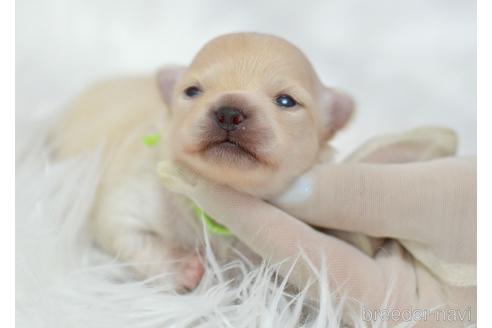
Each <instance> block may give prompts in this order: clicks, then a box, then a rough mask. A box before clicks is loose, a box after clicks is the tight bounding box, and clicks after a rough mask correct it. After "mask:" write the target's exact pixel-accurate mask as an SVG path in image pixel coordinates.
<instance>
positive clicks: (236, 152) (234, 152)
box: [203, 136, 262, 162]
mask: <svg viewBox="0 0 492 328" xmlns="http://www.w3.org/2000/svg"><path fill="white" fill-rule="evenodd" d="M203 153H204V154H205V155H206V156H207V157H213V158H215V159H219V160H226V161H237V162H238V161H248V162H262V160H261V158H260V157H259V156H258V154H257V153H256V152H254V151H253V150H252V149H251V148H249V147H247V146H245V145H243V144H241V143H240V142H238V141H236V140H234V139H232V138H231V137H230V136H227V137H226V138H225V139H223V140H220V141H213V142H210V143H208V144H207V145H206V146H205V147H204V149H203Z"/></svg>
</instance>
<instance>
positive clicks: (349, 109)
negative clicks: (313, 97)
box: [320, 87, 355, 140]
mask: <svg viewBox="0 0 492 328" xmlns="http://www.w3.org/2000/svg"><path fill="white" fill-rule="evenodd" d="M321 93H322V94H321V99H320V100H321V111H322V113H321V114H322V116H323V117H322V119H323V123H324V127H323V134H322V138H323V139H324V140H328V139H330V138H331V137H333V136H334V135H335V133H336V132H337V131H338V130H340V129H342V128H343V127H345V125H347V123H348V122H349V121H350V118H351V117H352V115H353V113H354V111H355V103H354V100H353V99H352V97H351V96H349V95H348V94H346V93H344V92H342V91H340V90H338V89H334V88H328V87H323V90H322V92H321Z"/></svg>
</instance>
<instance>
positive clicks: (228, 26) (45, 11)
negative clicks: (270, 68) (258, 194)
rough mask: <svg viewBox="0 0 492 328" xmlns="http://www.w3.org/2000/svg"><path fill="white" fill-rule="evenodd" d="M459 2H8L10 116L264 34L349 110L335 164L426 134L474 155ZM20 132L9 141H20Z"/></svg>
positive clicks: (472, 97) (470, 80)
mask: <svg viewBox="0 0 492 328" xmlns="http://www.w3.org/2000/svg"><path fill="white" fill-rule="evenodd" d="M475 10H476V8H475V4H474V2H473V1H470V0H442V1H436V0H434V1H429V0H412V1H394V0H383V1H355V0H339V1H322V0H319V1H318V0H317V1H258V0H252V1H247V2H246V1H241V2H239V1H228V0H223V1H219V0H217V1H177V0H174V1H156V0H145V1H122V0H120V1H111V0H97V1H95V0H70V1H69V0H44V1H40V0H19V1H17V15H16V18H17V21H16V29H17V45H16V49H17V54H16V58H17V62H16V75H17V81H16V89H17V93H16V102H17V115H18V117H19V115H22V116H23V117H25V116H28V117H34V116H36V115H39V114H40V113H46V112H49V111H52V110H54V109H59V108H61V107H62V106H63V104H65V103H66V102H67V101H68V100H69V99H70V97H73V96H74V95H76V94H77V93H78V92H80V90H81V89H82V88H83V87H84V86H86V85H88V84H90V83H91V82H93V81H94V80H97V79H100V78H106V77H111V76H114V75H121V74H125V73H142V72H143V73H151V72H152V71H154V70H155V69H156V68H157V67H158V66H160V65H163V64H169V63H183V64H186V63H188V62H189V61H190V60H191V58H192V56H193V55H194V54H195V53H196V51H197V50H198V49H199V48H200V47H201V46H202V45H203V44H204V43H205V42H207V41H208V40H209V39H211V38H213V37H215V36H217V35H220V34H223V33H228V32H234V31H259V32H267V33H273V34H276V35H279V36H282V37H285V38H286V39H288V40H290V41H291V42H293V43H294V44H296V45H297V46H299V47H300V48H301V49H302V50H303V51H304V52H305V53H306V54H307V55H308V57H309V58H310V59H311V61H312V62H313V64H314V66H315V68H316V69H317V71H318V73H319V75H320V76H321V78H322V80H323V81H324V82H325V83H326V84H330V85H335V86H339V87H341V88H343V89H345V90H346V91H348V92H349V93H351V94H352V95H353V96H354V98H355V99H356V101H357V103H358V112H357V115H356V116H355V119H354V120H353V122H352V124H351V125H350V126H349V127H348V128H347V129H346V130H345V132H344V133H341V134H340V135H339V137H338V138H337V139H336V140H335V142H334V145H335V146H336V148H338V149H339V150H340V152H341V153H346V152H348V150H349V149H351V148H353V147H354V146H355V145H356V144H358V143H360V142H362V141H363V140H365V139H367V138H368V137H369V136H372V135H374V134H377V133H383V132H384V133H386V132H397V131H401V130H404V129H409V128H412V127H415V126H418V125H424V124H438V125H444V126H449V127H452V128H453V129H455V130H456V131H458V133H459V136H460V153H461V154H475V153H476V26H475V24H476V18H475ZM20 132H22V131H18V132H17V133H20Z"/></svg>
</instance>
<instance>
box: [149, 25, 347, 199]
mask: <svg viewBox="0 0 492 328" xmlns="http://www.w3.org/2000/svg"><path fill="white" fill-rule="evenodd" d="M158 80H159V85H160V88H161V91H162V95H163V97H164V99H165V101H166V102H167V104H168V107H169V108H170V111H171V120H170V126H169V128H168V131H169V133H170V135H169V138H170V140H169V143H170V149H169V151H170V155H171V157H172V158H173V159H174V160H176V161H178V162H179V163H181V164H184V165H186V166H187V167H189V168H191V169H192V170H195V171H197V172H198V173H199V174H200V175H202V176H204V177H206V178H208V179H211V180H213V181H216V182H219V183H221V184H226V185H229V186H231V187H233V188H235V189H237V190H241V191H244V192H247V193H250V194H254V195H257V196H271V195H274V194H275V193H277V192H279V191H281V190H282V188H283V187H285V186H286V184H288V183H289V182H291V181H292V179H293V178H295V177H296V176H298V175H299V174H301V173H302V172H304V171H305V170H307V169H308V168H309V167H311V166H312V165H313V164H314V163H315V162H316V160H317V158H318V156H319V154H320V152H321V151H322V149H323V148H324V147H325V145H326V142H327V140H328V139H329V138H331V137H332V136H333V135H334V134H335V132H336V131H337V130H338V129H340V128H342V127H343V126H344V125H345V124H346V123H347V121H348V120H349V118H350V116H351V113H352V111H353V103H352V101H351V99H350V98H349V97H348V96H346V95H344V94H342V93H340V92H337V91H335V90H333V89H331V88H327V87H324V86H323V85H322V84H321V83H320V81H319V79H318V77H317V75H316V73H315V72H314V70H313V68H312V66H311V64H310V63H309V61H308V60H307V59H306V57H305V56H304V55H303V54H302V53H301V51H299V50H298V49H297V48H296V47H295V46H293V45H292V44H290V43H288V42H286V41H285V40H282V39H280V38H277V37H273V36H268V35H263V34H254V33H240V34H231V35H226V36H222V37H219V38H217V39H214V40H212V41H211V42H209V43H208V44H207V45H205V47H204V48H203V49H202V50H201V51H200V52H199V53H198V54H197V55H196V57H195V58H194V60H193V62H192V63H191V65H190V66H189V67H187V68H185V69H182V70H180V69H172V68H171V69H164V70H162V71H161V72H160V74H159V76H158Z"/></svg>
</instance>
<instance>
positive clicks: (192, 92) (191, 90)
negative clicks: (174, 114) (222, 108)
mask: <svg viewBox="0 0 492 328" xmlns="http://www.w3.org/2000/svg"><path fill="white" fill-rule="evenodd" d="M184 93H185V95H187V96H188V97H190V98H193V97H196V96H198V95H199V94H200V93H202V90H200V88H199V87H195V86H192V87H188V88H186V89H185V91H184Z"/></svg>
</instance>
